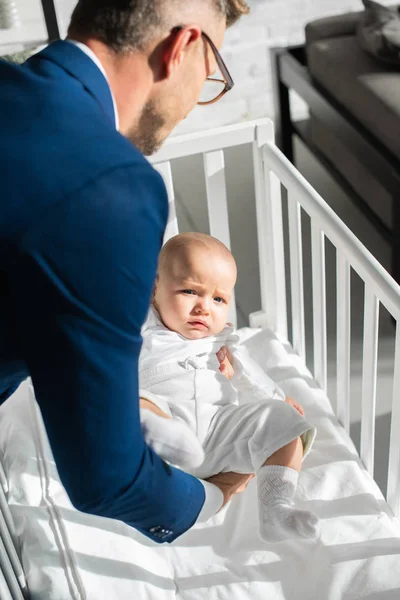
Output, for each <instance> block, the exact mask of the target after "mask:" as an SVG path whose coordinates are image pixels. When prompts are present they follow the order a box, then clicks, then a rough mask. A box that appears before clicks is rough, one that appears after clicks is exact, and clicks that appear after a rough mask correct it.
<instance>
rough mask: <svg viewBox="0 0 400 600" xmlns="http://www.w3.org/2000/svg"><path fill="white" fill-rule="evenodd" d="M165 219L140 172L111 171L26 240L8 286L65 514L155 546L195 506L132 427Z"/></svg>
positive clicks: (155, 190)
mask: <svg viewBox="0 0 400 600" xmlns="http://www.w3.org/2000/svg"><path fill="white" fill-rule="evenodd" d="M167 210H168V208H167V199H166V192H165V187H164V185H163V183H162V180H161V178H160V176H159V175H158V174H157V173H156V172H155V171H154V170H153V169H152V168H151V167H150V166H147V165H140V166H139V167H137V166H130V165H128V166H123V167H119V168H116V169H113V170H111V171H110V172H108V173H105V174H104V175H103V176H102V177H100V178H96V181H92V182H90V183H88V184H86V185H85V186H84V187H83V188H82V189H81V190H79V191H77V192H76V193H74V194H72V195H71V197H70V198H67V199H65V200H63V201H62V202H59V203H57V204H56V205H55V206H53V207H51V208H50V209H48V210H47V212H46V213H45V214H42V215H40V217H39V218H38V219H37V221H36V222H35V223H34V225H33V226H32V227H30V228H29V230H28V231H26V232H25V233H24V235H23V236H22V238H21V240H20V248H21V250H20V256H19V258H18V267H19V268H18V270H17V272H18V280H17V281H16V282H15V283H14V285H15V292H16V293H15V298H16V302H17V305H16V310H17V321H18V328H19V329H18V337H19V342H20V345H21V348H22V351H23V354H24V356H25V358H26V360H27V363H28V368H29V372H30V373H31V377H32V381H33V385H34V388H35V393H36V396H37V400H38V403H39V406H40V408H41V411H42V415H43V419H44V423H45V426H46V430H47V433H48V436H49V440H50V444H51V448H52V451H53V454H54V458H55V461H56V465H57V468H58V471H59V474H60V477H61V480H62V482H63V484H64V486H65V488H66V490H67V492H68V494H69V496H70V499H71V501H72V503H73V504H74V505H75V507H77V508H78V509H79V510H82V511H84V512H89V513H93V514H97V515H102V516H105V517H110V518H115V519H119V520H121V521H124V522H126V523H128V524H129V525H131V526H133V527H135V528H137V529H139V530H140V531H142V532H143V533H144V534H145V535H148V536H149V537H151V538H152V539H153V540H155V541H158V542H162V541H172V540H173V539H175V538H176V537H177V536H179V535H180V534H182V533H183V532H184V531H186V530H187V529H189V528H190V527H191V525H192V524H193V523H194V522H195V521H196V518H197V515H198V514H199V512H200V509H201V507H202V505H203V502H204V497H205V494H204V488H203V486H202V485H201V483H200V482H199V481H198V480H197V479H195V478H193V477H191V476H189V475H187V474H185V473H183V472H181V471H179V470H177V469H175V468H172V467H171V466H169V465H167V464H166V463H164V462H163V461H162V460H161V459H160V458H159V457H158V456H157V455H156V454H155V453H154V452H153V451H152V450H151V449H150V448H149V447H148V446H146V444H145V443H144V440H143V436H142V431H141V427H140V418H139V404H138V358H139V353H140V348H141V343H142V340H141V334H140V332H141V327H142V324H143V322H144V320H145V317H146V314H147V310H148V306H149V301H150V297H151V293H152V288H153V284H154V278H155V273H156V265H157V257H158V253H159V250H160V246H161V243H162V236H163V233H164V229H165V224H166V219H167Z"/></svg>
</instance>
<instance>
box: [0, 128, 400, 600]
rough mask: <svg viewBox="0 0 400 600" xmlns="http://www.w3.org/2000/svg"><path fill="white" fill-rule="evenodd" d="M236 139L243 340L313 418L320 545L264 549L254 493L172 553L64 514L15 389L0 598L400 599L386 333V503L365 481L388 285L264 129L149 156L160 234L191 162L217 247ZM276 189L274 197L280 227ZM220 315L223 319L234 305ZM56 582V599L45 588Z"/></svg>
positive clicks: (313, 495)
mask: <svg viewBox="0 0 400 600" xmlns="http://www.w3.org/2000/svg"><path fill="white" fill-rule="evenodd" d="M237 145H248V147H249V149H250V150H249V151H250V152H252V157H253V164H254V182H255V198H256V212H257V237H258V247H259V264H260V283H261V307H260V310H259V311H258V312H255V313H253V314H251V315H250V325H251V329H250V328H246V329H244V330H243V331H242V332H241V335H242V339H243V343H246V344H247V345H248V347H249V349H250V351H251V352H253V354H254V356H255V357H256V358H257V359H258V360H259V361H260V362H261V363H262V364H263V366H264V367H265V368H266V369H267V370H268V371H269V372H270V374H272V376H273V377H274V378H275V379H276V378H277V377H278V379H279V381H280V383H282V382H283V384H282V385H286V386H287V390H288V393H289V392H292V391H294V393H298V394H300V395H303V397H302V398H301V401H302V403H304V404H305V408H306V412H307V414H308V417H309V419H310V420H311V421H313V420H314V421H315V422H316V423H317V427H318V429H319V432H320V442H319V445H318V436H317V442H316V445H315V448H316V450H315V451H313V452H314V456H313V452H312V453H311V455H310V462H309V466H308V465H307V464H305V468H304V471H303V474H302V476H301V477H303V478H304V479H303V481H304V484H303V486H302V485H300V486H299V488H300V490H299V498H298V500H299V502H300V503H304V504H307V503H308V504H309V505H311V506H312V507H313V509H315V510H316V512H317V514H319V516H320V518H321V522H322V526H323V535H322V538H321V539H320V540H319V541H318V542H316V543H315V544H314V543H313V544H310V543H305V542H303V543H302V542H296V543H291V544H290V543H289V544H286V545H285V544H284V543H281V544H277V545H275V546H271V545H263V544H262V543H261V541H260V540H258V539H256V534H255V531H256V529H255V525H254V523H253V520H254V519H253V513H254V511H255V503H254V502H255V501H254V497H255V496H254V491H255V489H254V487H252V484H250V485H249V487H248V489H247V490H246V492H245V493H244V494H242V495H241V496H240V497H236V498H235V499H234V500H233V501H232V503H231V505H230V506H228V508H227V509H226V510H225V511H222V512H221V513H219V515H217V516H216V517H214V519H213V520H212V521H211V522H209V523H207V524H204V525H202V526H196V527H194V528H193V530H191V531H190V532H188V533H187V534H185V535H184V536H182V538H179V539H178V540H177V541H176V542H174V543H173V544H172V545H170V546H156V545H154V544H152V543H151V542H150V541H149V540H147V539H145V538H143V537H142V536H140V535H139V534H136V532H134V531H132V530H130V529H129V528H128V527H127V526H125V525H123V524H120V523H112V522H110V521H108V520H104V519H99V518H96V517H90V516H85V515H82V514H81V513H77V512H76V511H75V512H74V511H73V509H72V507H71V506H70V505H69V503H68V499H67V498H66V495H65V492H63V490H62V487H61V484H60V483H59V481H58V478H57V473H56V470H55V467H54V463H53V461H52V457H51V453H50V450H49V448H48V446H47V440H46V437H45V433H44V430H43V426H42V424H41V421H40V415H39V413H38V410H37V407H36V406H35V403H34V399H33V398H32V395H29V394H27V393H26V394H20V396H19V397H18V398H16V399H12V400H10V401H8V402H7V403H6V404H5V405H4V406H3V407H1V408H0V458H1V460H2V465H3V466H2V467H1V469H0V483H1V485H0V598H1V600H21V599H22V598H24V597H25V598H27V597H28V587H27V586H28V585H29V589H30V593H31V597H32V599H37V598H40V599H41V600H44V599H45V598H48V599H49V600H50V599H51V600H55V599H56V598H57V599H58V598H60V599H61V598H62V599H64V598H73V599H74V600H77V599H79V600H82V599H83V598H85V599H86V598H87V599H91V598H96V600H97V599H99V598H107V600H112V599H113V598H125V597H127V598H128V595H129V597H135V598H146V599H147V598H149V599H154V600H157V599H158V598H161V597H162V598H165V599H169V598H171V599H172V598H177V599H178V600H197V599H199V598H205V597H207V598H209V599H210V600H214V599H217V598H218V599H222V598H229V599H230V600H234V599H237V600H245V599H250V598H251V599H252V600H258V598H260V599H261V598H267V597H268V598H271V599H279V600H283V599H285V600H286V599H290V600H291V599H295V598H296V599H297V598H301V599H304V600H314V599H315V600H317V599H318V600H339V599H342V598H346V599H349V600H350V599H354V600H355V599H358V598H360V599H361V598H365V599H367V598H368V600H378V599H388V600H389V599H394V598H399V597H400V524H399V521H398V517H400V398H399V397H400V333H399V331H400V330H399V328H397V330H396V339H395V359H394V378H393V382H394V383H393V402H392V413H391V436H390V450H389V463H388V464H389V469H388V487H387V495H386V501H385V500H384V498H383V496H382V495H381V493H380V491H379V490H378V487H377V486H376V484H375V483H374V481H373V479H372V478H373V475H374V473H373V467H374V451H375V408H376V389H377V357H378V332H379V306H380V304H382V305H383V306H384V307H385V308H386V309H387V310H388V311H389V313H390V314H391V315H392V316H393V318H394V320H395V321H396V322H397V321H398V320H399V317H400V288H399V286H398V285H397V284H396V283H395V282H394V281H393V279H392V278H391V277H390V276H389V275H388V273H387V272H386V271H385V270H384V269H383V268H382V267H381V265H380V264H379V263H378V262H377V261H376V260H375V259H374V258H373V256H372V255H371V254H370V253H369V252H368V251H367V250H366V248H365V247H364V246H363V245H362V244H361V243H360V241H359V240H358V239H357V238H356V237H355V236H354V235H353V234H352V232H351V231H350V230H349V229H348V228H347V227H346V226H345V225H344V223H343V222H342V221H341V220H340V219H339V218H338V217H337V216H336V214H335V213H334V212H333V211H332V210H331V209H330V208H329V206H328V205H327V204H326V203H325V202H324V200H323V199H322V198H321V197H320V196H319V195H318V194H317V193H316V192H315V190H314V189H313V188H312V187H311V186H310V185H309V184H308V183H307V181H306V180H305V179H304V178H303V177H302V176H301V175H300V174H299V173H298V172H297V170H296V169H295V168H294V167H293V166H292V165H291V164H290V163H289V162H288V161H287V159H286V158H285V157H284V156H283V155H282V153H281V152H280V151H279V150H278V149H277V147H276V146H275V145H274V135H273V125H272V122H270V121H261V122H257V123H245V124H241V125H235V126H232V127H226V128H222V129H219V130H214V131H209V132H205V133H200V134H196V135H186V136H181V137H176V138H172V139H170V140H169V141H168V142H167V143H166V144H165V146H164V148H163V149H162V150H161V151H160V152H159V153H158V154H157V155H155V156H154V157H153V159H152V162H153V163H154V165H155V167H156V168H157V169H158V170H159V172H160V173H161V174H162V176H163V178H164V180H165V183H166V186H167V189H168V194H169V200H170V218H169V222H168V226H167V231H166V238H169V237H170V236H171V235H174V234H175V233H177V231H178V224H177V218H176V212H175V204H174V184H173V177H172V169H171V162H172V161H174V160H175V159H177V158H181V157H184V156H190V155H195V154H201V155H202V156H203V161H204V176H205V184H206V196H207V206H208V215H209V230H210V233H211V234H212V235H214V236H215V237H217V238H219V239H221V240H222V241H223V242H224V243H225V244H226V245H227V246H228V247H229V246H230V234H229V221H228V203H227V191H226V181H225V165H224V150H226V149H227V148H230V147H233V146H237ZM282 186H283V187H284V188H285V189H286V191H287V223H288V228H287V231H286V230H285V228H284V222H285V219H284V218H283V213H282V197H281V192H282ZM302 211H305V212H306V213H307V214H308V215H309V217H310V219H311V248H312V300H313V343H314V366H313V378H314V379H313V381H312V380H311V375H310V373H309V371H308V370H307V368H306V367H305V351H306V350H305V349H306V344H305V339H306V331H305V318H304V312H305V307H304V280H303V257H302V247H303V246H302V226H301V212H302ZM285 235H288V240H289V252H286V254H288V256H286V255H285V244H284V238H285ZM326 238H328V239H329V240H330V242H331V243H332V244H333V245H334V246H335V247H336V253H337V272H336V284H337V285H336V294H337V307H338V311H337V313H338V314H337V332H336V333H337V372H336V385H337V415H336V416H335V415H334V414H333V412H332V409H331V407H330V404H329V402H328V400H327V398H326V391H327V328H326V321H327V315H326V273H325V239H326ZM286 262H288V263H289V267H290V269H289V272H290V277H289V285H288V286H287V279H286V277H285V268H286ZM352 269H354V271H356V272H357V273H358V275H359V276H360V277H361V279H362V280H363V281H364V284H365V287H364V290H365V300H364V307H363V311H364V316H363V322H364V338H363V339H364V341H363V361H362V418H361V449H360V458H361V460H360V459H358V458H357V456H356V455H355V448H354V446H353V445H352V442H351V441H350V438H349V435H348V434H349V430H350V403H351V397H350V359H351V353H350V341H351V324H352V314H351V310H350V300H351V284H350V274H351V270H352ZM287 287H288V289H289V291H290V298H287V289H286V288H287ZM289 299H290V305H291V311H290V312H289V311H288V304H289V302H288V300H289ZM360 310H361V308H360ZM288 315H290V321H291V322H289V317H288ZM232 319H233V321H236V313H235V309H233V313H232ZM288 330H290V331H291V342H292V343H291V345H290V344H289V342H288ZM315 382H316V383H315ZM27 389H28V388H27V386H26V388H25V390H27ZM284 389H285V388H284ZM285 391H286V389H285ZM27 414H28V416H27ZM336 417H337V420H336ZM339 423H340V424H341V425H339ZM25 447H26V448H27V450H26V451H25V450H24V449H23V448H25ZM21 454H22V456H21ZM17 455H18V457H17ZM307 460H308V459H307ZM21 465H22V466H21ZM364 467H365V468H364ZM35 469H36V470H35ZM35 486H36V487H35ZM32 490H33V491H32ZM46 528H47V529H46ZM46 532H47V533H46ZM35 536H36V537H35ZM91 537H92V538H93V540H92V546H91V545H90V539H89V538H91ZM118 544H119V546H118ZM117 546H118V548H119V549H118V550H117V549H116V548H117ZM49 548H50V550H49ZM102 552H103V554H102ZM21 556H22V562H21ZM49 557H50V558H49ZM124 557H129V560H128V558H124ZM129 561H130V562H129ZM128 562H129V564H128ZM22 563H23V567H22ZM113 569H114V570H113ZM24 572H25V574H24ZM61 580H62V582H61V583H60V581H61ZM96 581H97V582H100V583H99V584H98V587H96V585H97V584H96ZM27 582H28V583H27ZM59 583H60V585H61V587H60V589H61V590H66V591H64V592H62V591H60V590H59V589H58V588H57V585H58V584H59ZM110 590H111V591H110Z"/></svg>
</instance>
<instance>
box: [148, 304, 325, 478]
mask: <svg viewBox="0 0 400 600" xmlns="http://www.w3.org/2000/svg"><path fill="white" fill-rule="evenodd" d="M142 335H143V347H142V352H141V355H140V359H139V387H140V390H139V393H140V397H141V398H146V399H148V400H150V401H152V402H153V403H154V404H156V405H157V406H158V407H159V408H160V409H161V410H162V411H164V412H165V413H166V414H168V415H169V416H171V417H172V418H174V419H178V420H181V421H183V422H184V423H185V424H186V425H187V426H188V427H189V428H190V429H191V430H192V431H193V432H194V433H195V434H196V437H197V438H198V439H199V441H200V442H201V444H202V445H203V449H204V453H205V459H204V462H203V463H202V464H201V465H200V467H197V468H195V469H191V472H192V474H193V475H195V476H196V477H199V478H201V479H206V478H207V477H209V476H211V475H214V474H216V473H221V472H226V471H235V472H237V473H251V472H255V471H258V470H259V469H260V467H261V466H262V465H263V463H264V462H265V461H266V459H267V458H268V457H269V456H271V454H273V453H274V452H276V451H277V450H279V449H280V448H282V447H283V446H285V445H286V444H288V443H289V442H291V441H293V440H295V439H296V438H297V437H299V436H301V437H302V440H303V445H304V455H306V454H307V453H308V452H309V450H310V448H311V444H312V442H313V439H314V437H315V428H314V427H313V426H311V425H310V424H309V423H308V422H307V420H306V419H305V418H304V417H302V416H301V415H300V414H299V413H298V412H297V410H295V409H294V408H293V407H292V406H290V405H289V404H287V403H285V402H283V400H284V399H285V394H284V393H283V392H282V390H280V389H279V388H278V387H277V386H276V385H275V384H274V382H273V381H272V380H271V379H270V378H269V377H268V376H267V375H266V373H264V371H263V370H262V369H261V367H260V366H259V365H258V364H257V363H256V362H255V361H253V360H252V359H251V357H250V356H249V355H248V353H247V350H246V349H245V348H244V347H242V346H238V336H237V335H235V334H234V333H233V327H229V326H226V327H225V329H224V330H223V331H222V332H221V333H220V334H218V335H217V336H212V337H206V338H203V339H198V340H188V339H186V338H184V337H183V336H181V335H180V334H179V333H176V332H174V331H171V330H169V329H167V328H166V327H165V326H164V325H163V324H162V322H161V320H160V318H159V316H158V313H157V312H156V311H155V309H154V308H151V310H150V312H149V316H148V319H147V322H146V324H145V325H144V327H143V331H142ZM223 345H225V346H227V347H228V348H230V350H231V351H232V353H233V356H234V361H235V362H234V367H235V375H234V377H233V378H232V379H231V380H228V379H227V378H226V377H225V376H224V375H222V373H221V372H220V371H219V366H220V365H219V361H218V358H217V356H216V353H217V352H218V350H219V349H220V348H221V346H223Z"/></svg>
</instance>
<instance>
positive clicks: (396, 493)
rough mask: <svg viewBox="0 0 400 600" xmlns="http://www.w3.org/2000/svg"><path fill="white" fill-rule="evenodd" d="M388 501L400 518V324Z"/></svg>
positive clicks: (395, 369)
mask: <svg viewBox="0 0 400 600" xmlns="http://www.w3.org/2000/svg"><path fill="white" fill-rule="evenodd" d="M387 501H388V504H389V506H390V508H391V509H392V511H393V512H394V514H395V515H396V517H397V518H400V326H399V324H398V323H397V327H396V342H395V354H394V377H393V399H392V419H391V424H390V446H389V469H388V487H387Z"/></svg>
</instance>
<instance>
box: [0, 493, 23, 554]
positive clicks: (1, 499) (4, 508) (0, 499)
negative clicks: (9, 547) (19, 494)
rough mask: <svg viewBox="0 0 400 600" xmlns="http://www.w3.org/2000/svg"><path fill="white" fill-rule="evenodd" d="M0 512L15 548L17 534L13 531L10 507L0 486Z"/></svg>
mask: <svg viewBox="0 0 400 600" xmlns="http://www.w3.org/2000/svg"><path fill="white" fill-rule="evenodd" d="M0 512H1V514H2V515H3V518H4V520H5V523H6V526H7V530H8V531H9V533H10V536H11V538H12V541H13V544H14V546H15V548H18V547H19V543H18V538H17V534H16V532H15V525H14V520H13V518H12V514H11V510H10V507H9V506H8V502H7V498H6V496H5V493H4V491H3V487H0Z"/></svg>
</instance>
